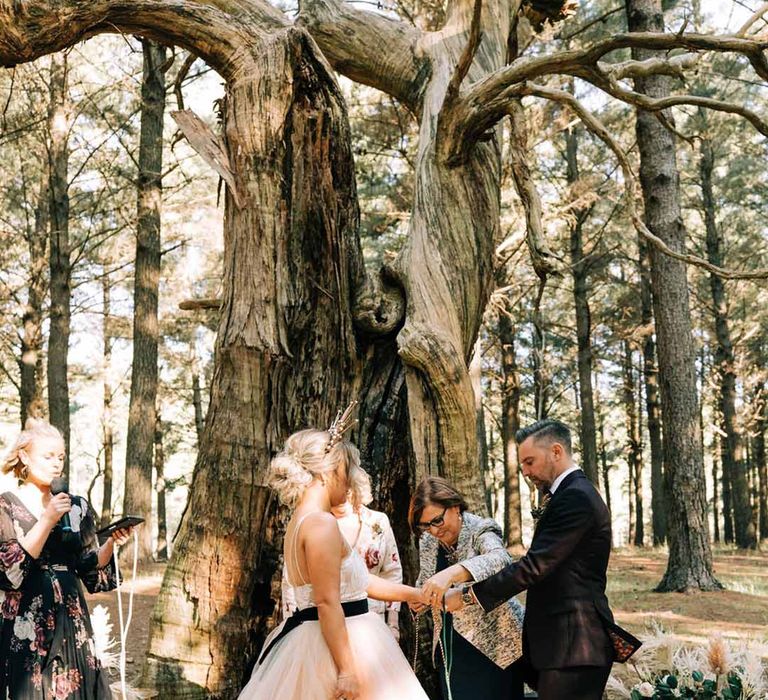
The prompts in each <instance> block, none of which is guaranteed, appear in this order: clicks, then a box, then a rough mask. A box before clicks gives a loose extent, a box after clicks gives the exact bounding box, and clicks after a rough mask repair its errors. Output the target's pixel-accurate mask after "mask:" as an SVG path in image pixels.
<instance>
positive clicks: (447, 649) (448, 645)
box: [433, 593, 453, 700]
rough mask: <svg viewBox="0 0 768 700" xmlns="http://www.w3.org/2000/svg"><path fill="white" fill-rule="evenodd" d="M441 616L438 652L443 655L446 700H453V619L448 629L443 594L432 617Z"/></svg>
mask: <svg viewBox="0 0 768 700" xmlns="http://www.w3.org/2000/svg"><path fill="white" fill-rule="evenodd" d="M435 613H437V615H442V616H443V625H442V629H441V630H440V639H439V643H440V652H441V653H442V655H443V669H444V670H445V687H446V689H447V690H448V700H453V694H452V693H451V667H452V666H453V618H451V629H450V630H449V629H448V612H447V611H446V609H445V593H443V598H442V601H441V603H440V610H437V611H436V610H434V608H433V615H434V614H435Z"/></svg>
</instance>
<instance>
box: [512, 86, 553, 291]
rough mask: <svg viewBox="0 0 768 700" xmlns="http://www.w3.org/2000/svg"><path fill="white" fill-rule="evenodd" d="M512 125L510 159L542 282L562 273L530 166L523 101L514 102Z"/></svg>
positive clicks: (527, 240)
mask: <svg viewBox="0 0 768 700" xmlns="http://www.w3.org/2000/svg"><path fill="white" fill-rule="evenodd" d="M508 113H509V118H510V119H509V121H510V130H511V134H510V143H509V155H510V161H511V165H512V175H513V177H514V181H515V189H516V190H517V194H518V196H519V197H520V201H521V202H522V203H523V209H524V210H525V222H526V238H525V240H526V243H527V244H528V250H529V252H530V254H531V262H532V264H533V269H534V270H535V271H536V274H537V275H538V276H539V278H540V279H546V277H547V276H548V275H550V274H553V273H556V272H557V269H558V265H557V258H556V257H555V255H554V253H553V252H552V251H551V250H550V249H549V246H547V241H546V235H545V234H544V225H543V224H542V217H541V198H540V197H539V192H538V190H537V189H536V183H535V182H534V181H533V176H532V175H531V169H530V165H529V163H528V134H527V130H526V124H525V113H524V110H523V106H522V104H520V102H519V100H512V102H510V104H509V108H508Z"/></svg>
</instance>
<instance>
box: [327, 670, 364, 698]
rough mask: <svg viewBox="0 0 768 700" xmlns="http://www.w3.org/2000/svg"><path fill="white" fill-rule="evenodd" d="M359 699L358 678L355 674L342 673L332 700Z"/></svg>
mask: <svg viewBox="0 0 768 700" xmlns="http://www.w3.org/2000/svg"><path fill="white" fill-rule="evenodd" d="M359 697H360V686H359V684H358V682H357V676H356V675H355V674H354V673H340V674H339V677H338V679H337V680H336V690H335V691H334V693H333V698H332V700H357V699H358V698H359Z"/></svg>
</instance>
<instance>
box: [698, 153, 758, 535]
mask: <svg viewBox="0 0 768 700" xmlns="http://www.w3.org/2000/svg"><path fill="white" fill-rule="evenodd" d="M700 144H701V145H700V148H701V159H700V161H699V174H700V176H701V195H702V201H703V208H704V223H705V226H706V232H707V238H706V241H707V259H708V260H709V261H710V262H711V263H713V264H715V265H720V264H722V254H721V237H720V230H719V227H718V225H717V221H716V219H715V199H714V192H713V189H712V172H713V170H714V168H715V155H714V151H713V148H712V143H711V142H710V141H709V139H706V138H703V139H701V141H700ZM709 287H710V292H711V294H712V308H713V312H714V316H715V335H716V337H717V342H716V343H715V358H714V359H715V366H716V368H717V372H718V374H719V375H720V396H719V404H720V411H721V413H722V416H723V426H724V428H725V441H724V443H723V450H722V458H723V472H724V473H725V472H727V473H728V474H729V476H730V481H731V497H732V499H733V521H734V525H735V533H734V534H735V537H736V544H737V545H738V546H739V547H744V548H754V547H756V546H757V532H756V527H755V523H754V522H753V519H752V508H751V506H750V503H749V484H748V483H747V462H746V460H745V458H744V443H743V438H742V435H741V433H740V431H739V429H738V426H737V416H736V381H737V377H736V358H735V356H734V351H733V342H732V341H731V331H730V328H729V325H728V300H727V297H726V292H725V285H724V284H723V280H722V279H720V278H719V277H717V276H716V275H712V274H710V276H709Z"/></svg>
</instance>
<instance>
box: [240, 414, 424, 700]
mask: <svg viewBox="0 0 768 700" xmlns="http://www.w3.org/2000/svg"><path fill="white" fill-rule="evenodd" d="M344 428H345V425H343V417H342V425H339V424H338V423H334V425H333V426H331V429H329V430H328V431H325V430H313V429H310V430H302V431H300V432H298V433H294V434H293V435H291V437H290V438H288V440H287V441H286V443H285V447H284V448H283V451H282V452H281V453H280V454H278V455H277V456H276V457H275V459H273V460H272V464H271V466H270V485H271V486H272V488H273V489H274V490H275V491H277V493H278V495H279V496H280V499H281V500H282V501H283V502H284V503H286V504H287V505H288V506H290V507H292V508H293V509H294V512H293V515H292V517H291V521H290V522H289V524H288V528H287V530H286V534H285V544H284V556H285V562H286V569H287V578H288V581H289V583H290V584H291V586H292V587H293V588H294V591H295V596H296V603H297V606H298V609H297V612H296V613H295V614H294V615H293V616H291V617H290V618H289V619H288V620H287V621H285V622H284V623H283V624H282V625H281V626H280V627H278V628H277V629H276V630H275V631H274V632H273V633H272V634H271V635H270V636H269V637H268V638H267V640H266V642H265V644H264V649H263V650H262V652H261V656H260V658H259V661H258V662H257V664H256V667H255V669H254V671H253V675H252V677H251V680H250V681H249V683H248V685H246V687H245V688H244V689H243V691H242V693H241V695H240V698H241V699H242V700H266V699H267V698H280V700H342V698H343V699H345V700H392V698H397V699H398V700H427V696H426V694H425V693H424V691H423V690H422V688H421V686H420V685H419V682H418V681H417V680H416V676H415V675H414V674H413V672H412V671H411V669H410V666H409V665H408V662H407V661H406V659H405V657H404V656H403V654H402V652H401V651H400V647H399V646H398V645H397V642H396V641H395V639H394V637H393V636H392V634H391V633H390V632H389V630H388V629H387V626H386V624H384V622H382V620H381V618H380V617H379V616H378V615H376V614H375V613H372V612H367V609H368V602H367V598H368V597H371V598H375V599H378V600H385V601H394V600H399V601H403V602H411V603H414V604H415V603H418V602H421V601H422V597H421V592H420V591H419V590H417V589H415V588H411V587H410V586H403V585H402V584H396V583H392V582H390V581H385V580H383V579H380V578H378V577H376V576H372V575H370V574H369V573H368V570H367V568H366V565H365V562H364V561H363V560H362V558H361V557H360V556H359V555H358V554H357V552H355V551H354V549H352V548H351V547H350V545H349V544H348V543H347V541H346V540H345V539H344V537H343V536H342V534H341V531H340V530H339V525H338V523H337V521H336V519H335V518H334V516H333V514H332V513H331V509H332V508H333V507H334V506H338V505H340V504H341V503H343V502H344V501H345V500H346V498H347V493H348V492H349V493H350V496H351V502H352V504H353V505H357V504H359V502H360V501H359V499H360V495H361V494H362V493H364V492H365V490H366V489H367V488H369V481H368V476H367V474H366V473H365V472H364V471H363V470H362V469H361V468H360V455H359V453H358V451H357V448H356V447H355V446H354V445H353V444H352V443H351V442H349V441H348V440H345V439H343V438H342V434H343V432H344Z"/></svg>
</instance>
